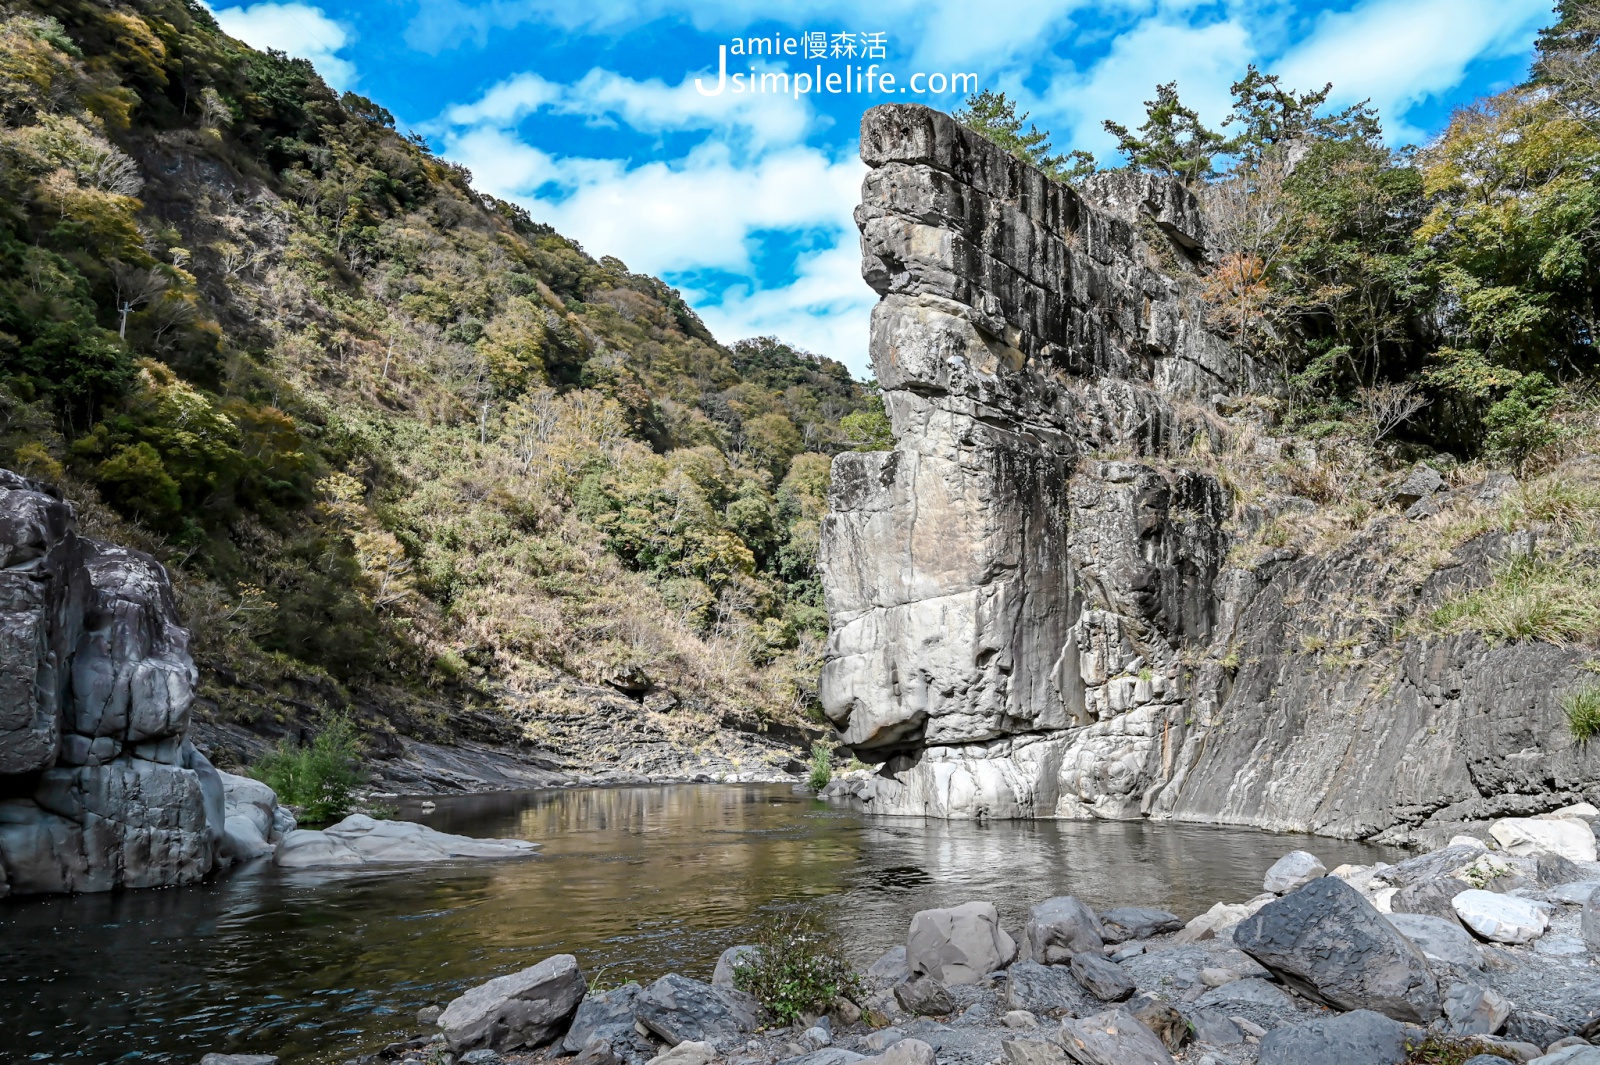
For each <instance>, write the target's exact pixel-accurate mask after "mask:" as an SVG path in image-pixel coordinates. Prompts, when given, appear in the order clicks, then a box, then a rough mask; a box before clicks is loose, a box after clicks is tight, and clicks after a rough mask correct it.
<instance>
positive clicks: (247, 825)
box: [217, 770, 294, 862]
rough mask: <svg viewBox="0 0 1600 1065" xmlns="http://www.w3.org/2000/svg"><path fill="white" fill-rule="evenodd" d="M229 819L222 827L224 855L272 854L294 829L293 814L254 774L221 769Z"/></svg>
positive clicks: (229, 858)
mask: <svg viewBox="0 0 1600 1065" xmlns="http://www.w3.org/2000/svg"><path fill="white" fill-rule="evenodd" d="M217 775H218V776H220V777H221V778H222V794H223V801H224V808H225V811H226V821H225V823H224V827H223V830H222V858H223V859H224V860H226V861H238V862H242V861H248V860H249V859H251V858H259V857H261V856H262V855H263V854H270V853H271V852H272V850H273V848H274V847H275V846H276V845H277V844H278V843H279V842H280V841H281V840H282V839H283V837H284V835H285V834H286V833H287V832H289V831H293V829H294V815H293V814H291V813H289V811H288V810H286V809H283V808H282V807H280V806H279V805H278V795H277V793H276V792H274V791H273V790H272V789H271V788H269V787H268V786H267V785H265V784H263V783H262V782H261V781H259V780H256V779H254V778H253V777H241V776H236V775H234V774H233V773H223V772H221V771H220V770H219V771H218V774H217Z"/></svg>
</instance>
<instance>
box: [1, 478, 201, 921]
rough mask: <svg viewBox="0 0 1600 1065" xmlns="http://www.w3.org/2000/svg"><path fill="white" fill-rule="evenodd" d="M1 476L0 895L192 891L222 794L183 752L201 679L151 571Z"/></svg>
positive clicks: (27, 486)
mask: <svg viewBox="0 0 1600 1065" xmlns="http://www.w3.org/2000/svg"><path fill="white" fill-rule="evenodd" d="M75 524H76V520H75V516H74V514H73V511H72V508H71V507H70V506H69V505H68V504H67V503H66V502H65V501H64V500H62V499H61V498H60V497H59V495H57V494H56V493H55V492H53V491H52V490H51V489H49V488H47V487H46V486H44V485H41V484H38V483H35V482H32V481H29V480H26V479H24V478H22V477H19V476H17V475H16V474H13V473H10V472H9V471H3V470H0V687H3V689H4V693H3V696H0V872H3V876H0V894H3V893H5V892H7V891H10V892H12V893H15V894H33V893H40V892H68V891H109V890H111V889H113V888H123V887H129V888H135V887H159V886H166V885H172V884H186V883H190V882H193V881H196V880H199V879H200V878H201V877H203V876H205V875H206V874H207V873H209V872H211V871H212V870H213V869H214V868H216V866H217V864H218V861H219V858H220V856H221V848H222V844H223V840H224V833H225V826H226V820H227V816H226V815H227V801H226V795H225V792H224V787H223V781H222V778H221V776H220V775H219V774H218V773H217V771H216V770H215V769H214V768H212V766H211V764H210V763H209V762H208V761H207V760H206V758H205V756H204V755H203V754H201V753H200V752H199V751H197V750H196V749H195V748H194V746H193V745H192V744H191V743H189V742H188V740H187V739H186V735H185V734H186V733H187V731H188V727H189V708H190V704H191V702H192V701H193V698H194V684H195V667H194V663H193V661H192V660H191V659H190V657H189V651H188V642H189V634H188V633H187V632H186V631H185V630H184V628H183V626H182V625H180V624H179V622H178V615H177V609H176V607H175V605H174V603H173V597H172V588H171V585H170V584H169V582H168V580H167V574H166V571H165V570H164V569H162V567H161V565H160V563H158V562H156V561H155V560H154V559H152V558H150V557H149V556H147V555H144V554H141V553H139V552H137V551H131V550H128V549H127V548H122V547H115V546H111V545H108V544H102V543H98V542H96V541H94V540H91V539H88V538H86V537H81V536H79V535H78V534H77V532H76V528H75Z"/></svg>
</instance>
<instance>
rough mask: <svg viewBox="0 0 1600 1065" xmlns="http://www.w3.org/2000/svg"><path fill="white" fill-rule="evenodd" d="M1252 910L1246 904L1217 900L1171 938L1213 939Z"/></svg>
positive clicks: (1176, 941) (1186, 940)
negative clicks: (1217, 901)
mask: <svg viewBox="0 0 1600 1065" xmlns="http://www.w3.org/2000/svg"><path fill="white" fill-rule="evenodd" d="M1256 909H1260V907H1259V906H1258V907H1256ZM1254 912H1255V910H1252V909H1251V908H1250V907H1249V906H1248V905H1235V904H1231V903H1226V902H1219V903H1217V904H1216V905H1215V906H1213V907H1211V909H1209V910H1207V911H1206V912H1205V913H1202V914H1201V915H1200V916H1198V917H1196V918H1195V919H1194V920H1192V921H1190V922H1189V923H1188V924H1186V925H1184V926H1183V931H1181V932H1179V933H1178V934H1177V936H1175V937H1174V938H1173V942H1174V943H1198V942H1200V941H1201V940H1203V939H1213V938H1215V937H1216V935H1217V933H1218V932H1222V931H1225V930H1227V929H1229V928H1232V927H1233V926H1234V925H1236V924H1238V923H1239V922H1240V921H1242V920H1244V919H1245V918H1246V917H1249V916H1250V915H1251V914H1252V913H1254Z"/></svg>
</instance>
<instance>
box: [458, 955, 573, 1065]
mask: <svg viewBox="0 0 1600 1065" xmlns="http://www.w3.org/2000/svg"><path fill="white" fill-rule="evenodd" d="M583 995H584V982H583V973H582V971H581V970H579V968H578V959H576V958H574V957H573V956H572V955H571V954H557V955H555V956H554V957H550V958H546V959H545V960H544V961H542V962H540V963H539V964H538V965H534V966H531V967H529V968H527V969H524V970H522V971H521V972H518V973H512V974H510V975H509V976H500V977H496V978H495V979H493V980H490V981H489V982H488V983H486V984H479V985H478V986H477V987H474V988H472V989H471V990H470V991H468V992H467V993H466V994H464V995H462V996H461V997H459V998H457V999H455V1000H453V1001H452V1002H451V1003H450V1004H449V1005H448V1006H446V1007H445V1010H444V1013H442V1014H440V1015H439V1029H440V1031H441V1032H443V1033H444V1038H445V1042H446V1043H448V1044H449V1045H450V1049H451V1050H452V1051H454V1052H455V1053H457V1054H459V1053H461V1052H462V1051H466V1050H475V1049H477V1048H478V1047H489V1048H490V1049H492V1050H515V1049H517V1048H518V1047H537V1046H543V1045H544V1044H545V1043H548V1042H550V1041H551V1040H553V1039H554V1038H555V1037H556V1036H557V1035H559V1034H560V1033H561V1032H562V1030H563V1029H564V1028H566V1026H567V1022H568V1021H569V1020H571V1019H572V1015H573V1014H574V1013H575V1012H576V1011H577V1009H578V1003H579V1002H581V1001H582V1000H583Z"/></svg>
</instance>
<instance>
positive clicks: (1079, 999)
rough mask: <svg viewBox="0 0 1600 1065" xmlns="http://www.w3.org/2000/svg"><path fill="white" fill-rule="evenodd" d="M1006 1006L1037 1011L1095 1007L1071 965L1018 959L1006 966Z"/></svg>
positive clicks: (1061, 1010)
mask: <svg viewBox="0 0 1600 1065" xmlns="http://www.w3.org/2000/svg"><path fill="white" fill-rule="evenodd" d="M1001 1001H1002V1002H1004V1003H1005V1007H1006V1009H1011V1010H1027V1011H1028V1012H1029V1013H1034V1014H1055V1013H1063V1012H1066V1013H1080V1012H1082V1011H1083V1010H1084V1009H1085V1008H1092V1006H1091V1003H1092V1001H1093V1000H1092V999H1090V998H1089V997H1088V996H1087V995H1085V994H1084V993H1083V988H1082V986H1081V985H1080V984H1079V983H1078V981H1077V979H1076V978H1075V977H1074V976H1073V975H1072V971H1071V970H1070V969H1067V968H1064V967H1058V966H1049V965H1040V964H1039V963H1038V962H1036V961H1019V962H1017V963H1016V964H1015V965H1013V966H1011V967H1010V968H1009V969H1007V970H1006V975H1005V980H1004V982H1003V984H1002V986H1001Z"/></svg>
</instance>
